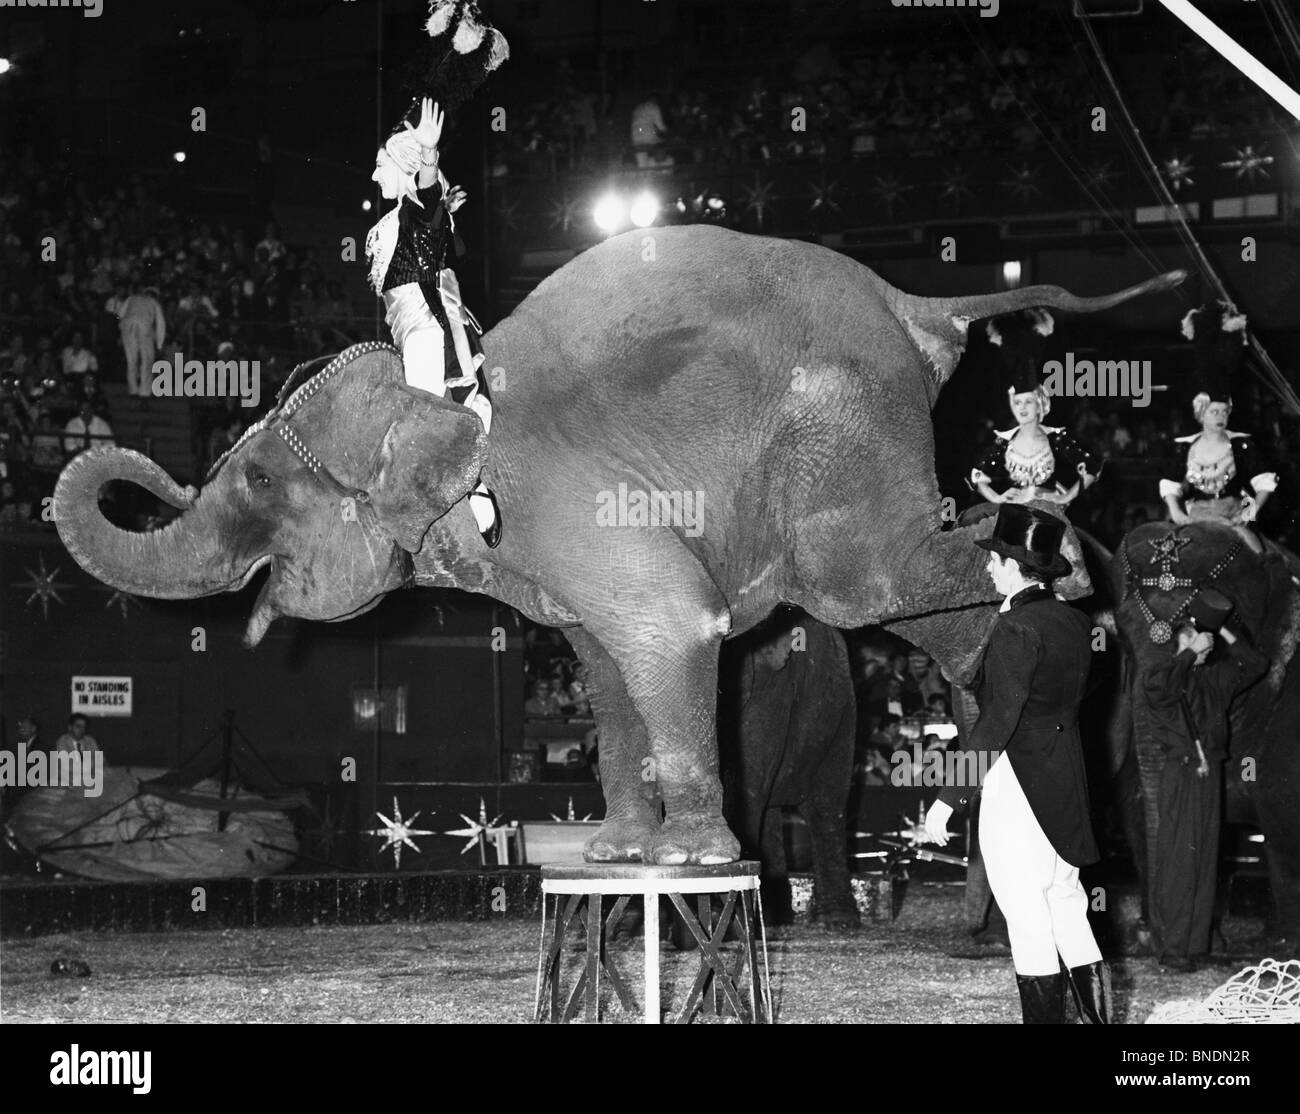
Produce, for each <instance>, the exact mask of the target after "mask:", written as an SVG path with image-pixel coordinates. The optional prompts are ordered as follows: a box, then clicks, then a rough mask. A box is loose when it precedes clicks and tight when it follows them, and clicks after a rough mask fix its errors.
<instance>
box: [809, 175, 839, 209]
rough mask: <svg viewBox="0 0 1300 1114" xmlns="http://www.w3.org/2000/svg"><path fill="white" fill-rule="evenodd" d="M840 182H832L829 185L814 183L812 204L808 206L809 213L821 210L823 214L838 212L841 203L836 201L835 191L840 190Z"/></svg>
mask: <svg viewBox="0 0 1300 1114" xmlns="http://www.w3.org/2000/svg"><path fill="white" fill-rule="evenodd" d="M839 185H840V184H839V182H832V183H831V184H830V185H827V184H826V183H825V182H821V183H816V182H814V183H813V186H812V195H813V201H812V204H811V205H809V206H808V212H810V213H815V212H817V211H818V210H820V211H821V212H822V213H834V212H838V211H839V208H840V203H839V202H838V201H836V200H835V191H836V190H837V189H838V188H839Z"/></svg>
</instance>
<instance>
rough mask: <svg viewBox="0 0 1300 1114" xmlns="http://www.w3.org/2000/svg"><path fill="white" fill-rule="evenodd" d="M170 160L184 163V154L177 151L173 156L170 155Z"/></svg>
mask: <svg viewBox="0 0 1300 1114" xmlns="http://www.w3.org/2000/svg"><path fill="white" fill-rule="evenodd" d="M172 158H173V159H175V160H176V161H177V162H184V161H185V152H184V151H177V152H176V153H175V154H174V155H172Z"/></svg>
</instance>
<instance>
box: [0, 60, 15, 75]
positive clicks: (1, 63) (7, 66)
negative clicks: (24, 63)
mask: <svg viewBox="0 0 1300 1114" xmlns="http://www.w3.org/2000/svg"><path fill="white" fill-rule="evenodd" d="M13 68H14V64H13V63H12V62H11V61H9V59H8V58H0V74H7V73H8V72H9V71H10V70H12V69H13Z"/></svg>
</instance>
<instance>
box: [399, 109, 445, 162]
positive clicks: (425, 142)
mask: <svg viewBox="0 0 1300 1114" xmlns="http://www.w3.org/2000/svg"><path fill="white" fill-rule="evenodd" d="M445 119H446V113H444V112H443V111H442V109H440V108H439V107H438V106H437V105H436V104H434V102H433V98H432V97H425V98H424V100H423V101H421V102H420V123H419V124H418V125H417V126H416V127H414V128H411V130H412V131H413V132H414V133H415V138H416V139H418V140H419V141H420V146H421V147H423V148H424V149H425V150H426V151H427V150H431V149H433V148H436V147H437V146H438V141H439V140H440V139H441V138H442V125H443V121H444V120H445ZM406 126H407V127H408V128H410V127H411V124H410V121H407V124H406Z"/></svg>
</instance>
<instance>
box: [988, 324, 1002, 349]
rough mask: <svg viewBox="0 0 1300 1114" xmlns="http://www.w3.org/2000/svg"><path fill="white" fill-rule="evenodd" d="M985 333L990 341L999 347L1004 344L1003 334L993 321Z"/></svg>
mask: <svg viewBox="0 0 1300 1114" xmlns="http://www.w3.org/2000/svg"><path fill="white" fill-rule="evenodd" d="M984 331H985V332H986V333H987V334H988V337H989V340H991V341H992V342H993V343H994V344H996V345H999V346H1000V345H1001V344H1002V334H1001V333H1000V332H998V327H997V326H996V325H995V324H994V323H993V322H992V321H990V322H989V323H988V324H987V325H985V326H984Z"/></svg>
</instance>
